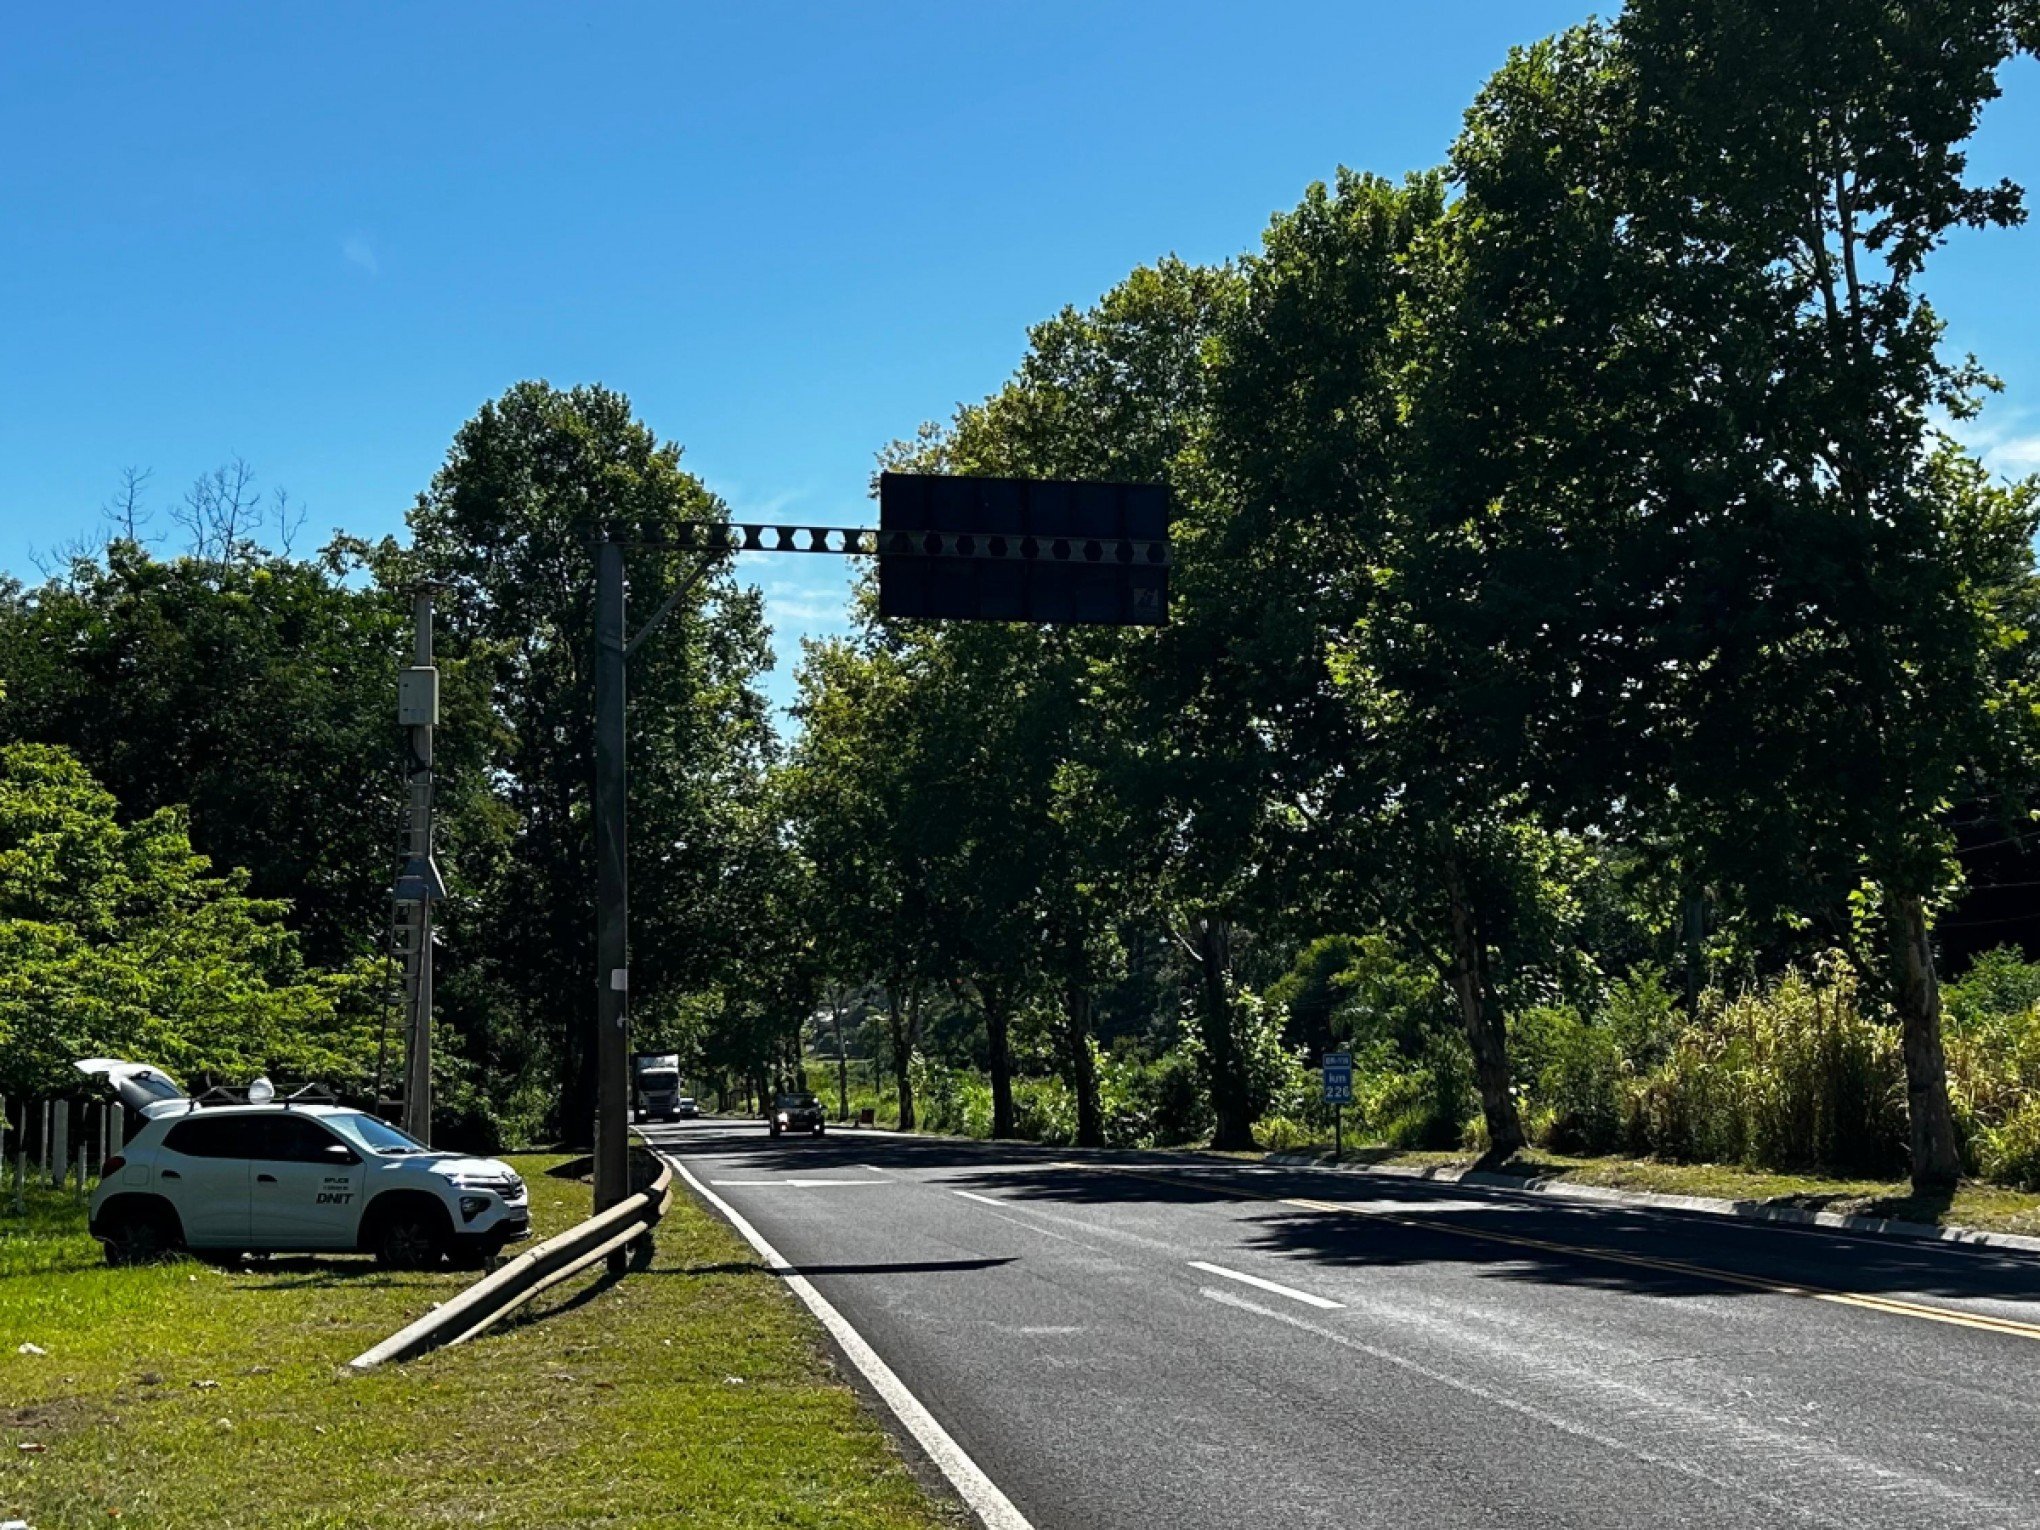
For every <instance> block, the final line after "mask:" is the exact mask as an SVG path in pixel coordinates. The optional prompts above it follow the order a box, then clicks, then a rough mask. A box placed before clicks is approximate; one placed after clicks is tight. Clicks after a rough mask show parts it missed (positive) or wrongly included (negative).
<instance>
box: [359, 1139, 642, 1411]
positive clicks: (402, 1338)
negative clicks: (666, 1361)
mask: <svg viewBox="0 0 2040 1530" xmlns="http://www.w3.org/2000/svg"><path fill="white" fill-rule="evenodd" d="M672 1204H673V1169H672V1166H671V1165H670V1164H667V1163H665V1162H663V1161H661V1163H660V1166H659V1175H658V1178H656V1179H654V1180H653V1181H652V1182H651V1184H650V1185H648V1186H646V1187H645V1188H644V1189H643V1190H640V1191H638V1192H637V1193H636V1194H635V1195H632V1196H629V1197H627V1198H625V1199H624V1200H621V1201H619V1202H617V1203H616V1204H615V1205H614V1206H612V1207H610V1208H609V1209H608V1210H607V1211H604V1212H601V1213H599V1214H598V1215H596V1216H592V1217H590V1218H589V1219H588V1220H587V1221H585V1222H583V1223H581V1224H580V1225H579V1226H577V1227H571V1228H569V1229H568V1230H567V1231H565V1232H563V1233H560V1234H558V1235H556V1236H554V1237H551V1238H548V1239H546V1240H545V1242H543V1243H539V1244H535V1245H534V1246H532V1247H531V1248H528V1249H526V1250H525V1251H524V1252H523V1253H521V1254H519V1255H518V1256H517V1257H516V1258H515V1259H512V1260H511V1261H509V1262H508V1263H507V1264H504V1265H502V1266H501V1267H499V1268H498V1269H495V1270H492V1271H491V1272H490V1273H489V1274H487V1275H485V1276H483V1277H482V1278H481V1279H480V1280H478V1281H476V1282H475V1283H474V1284H473V1285H471V1286H469V1287H468V1288H467V1289H466V1290H465V1291H462V1292H461V1293H460V1295H458V1296H456V1297H454V1298H453V1300H451V1301H449V1302H443V1303H441V1304H440V1305H439V1306H437V1307H434V1308H433V1309H432V1310H431V1311H430V1312H428V1313H426V1314H425V1315H424V1316H423V1317H421V1318H419V1319H418V1320H417V1321H416V1322H414V1323H411V1324H410V1325H408V1326H407V1327H404V1328H400V1329H398V1330H397V1332H395V1333H393V1334H391V1335H390V1336H389V1337H388V1338H387V1339H384V1340H383V1341H382V1343H380V1344H378V1345H376V1346H375V1348H373V1349H369V1350H364V1351H362V1353H360V1354H358V1355H356V1356H355V1357H354V1358H353V1359H352V1360H350V1361H348V1362H347V1363H348V1364H349V1365H350V1366H352V1367H353V1368H354V1369H355V1370H357V1371H369V1370H374V1369H375V1368H376V1367H377V1366H379V1365H382V1364H384V1363H385V1362H387V1361H391V1360H409V1359H412V1358H414V1357H415V1356H418V1355H422V1354H424V1353H425V1352H426V1351H427V1350H431V1349H441V1348H444V1347H445V1346H446V1345H449V1344H465V1343H466V1342H467V1341H468V1340H469V1339H472V1338H473V1337H474V1336H475V1335H476V1334H478V1333H481V1332H482V1331H484V1330H485V1329H487V1328H489V1327H491V1326H492V1325H494V1324H496V1323H499V1322H501V1321H502V1320H503V1319H504V1318H505V1317H508V1316H509V1315H510V1314H511V1313H512V1312H514V1311H516V1310H517V1309H518V1308H519V1307H521V1306H523V1305H524V1304H525V1303H526V1302H528V1301H530V1300H531V1299H532V1298H533V1297H534V1296H536V1295H538V1294H539V1292H541V1291H544V1290H546V1289H547V1288H548V1287H551V1286H555V1285H558V1284H559V1283H560V1282H561V1281H563V1280H565V1279H567V1278H568V1277H569V1276H571V1275H577V1274H579V1273H580V1272H581V1271H582V1270H585V1269H587V1268H588V1266H589V1265H591V1264H593V1263H595V1261H596V1260H598V1259H606V1258H607V1257H608V1256H609V1255H611V1254H613V1253H616V1252H618V1251H619V1250H621V1249H624V1248H627V1247H629V1246H630V1245H631V1244H632V1243H634V1242H636V1241H637V1240H638V1239H639V1238H642V1237H643V1236H644V1235H645V1234H646V1233H648V1232H650V1231H651V1230H652V1229H653V1228H654V1227H656V1226H658V1224H659V1222H660V1220H661V1219H662V1218H663V1217H664V1216H665V1215H666V1211H667V1208H668V1207H670V1206H671V1205H672Z"/></svg>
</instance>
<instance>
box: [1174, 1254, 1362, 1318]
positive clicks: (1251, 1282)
mask: <svg viewBox="0 0 2040 1530" xmlns="http://www.w3.org/2000/svg"><path fill="white" fill-rule="evenodd" d="M1190 1268H1191V1269H1193V1270H1202V1271H1204V1273H1205V1274H1207V1275H1223V1276H1224V1277H1225V1278H1226V1279H1227V1280H1237V1281H1238V1282H1240V1284H1242V1285H1247V1286H1253V1287H1255V1288H1256V1289H1257V1290H1261V1291H1272V1292H1274V1293H1275V1294H1276V1295H1277V1296H1286V1297H1288V1298H1289V1299H1290V1300H1291V1301H1293V1302H1302V1303H1303V1304H1304V1305H1305V1306H1308V1307H1316V1308H1318V1309H1319V1310H1321V1311H1324V1312H1331V1311H1334V1310H1336V1309H1338V1308H1340V1307H1343V1306H1345V1305H1346V1304H1345V1303H1344V1302H1335V1301H1331V1300H1329V1299H1327V1298H1325V1297H1322V1296H1313V1295H1311V1294H1310V1292H1308V1291H1299V1290H1297V1289H1296V1288H1295V1287H1294V1286H1278V1285H1276V1284H1275V1282H1274V1281H1272V1280H1263V1279H1262V1278H1261V1277H1260V1276H1258V1275H1248V1274H1246V1273H1244V1272H1243V1271H1240V1270H1228V1269H1227V1268H1226V1267H1225V1266H1224V1265H1222V1264H1206V1263H1205V1262H1204V1261H1203V1260H1202V1259H1193V1260H1191V1261H1190Z"/></svg>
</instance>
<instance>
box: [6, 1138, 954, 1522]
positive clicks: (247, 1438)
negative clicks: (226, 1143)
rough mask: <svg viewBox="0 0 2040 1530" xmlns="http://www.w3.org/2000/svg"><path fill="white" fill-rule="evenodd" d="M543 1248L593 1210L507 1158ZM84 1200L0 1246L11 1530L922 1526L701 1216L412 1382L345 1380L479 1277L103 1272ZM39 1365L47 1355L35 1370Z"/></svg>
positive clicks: (757, 1275) (809, 1348) (840, 1388)
mask: <svg viewBox="0 0 2040 1530" xmlns="http://www.w3.org/2000/svg"><path fill="white" fill-rule="evenodd" d="M512 1161H513V1162H514V1163H515V1165H516V1167H517V1168H518V1169H519V1170H520V1171H521V1172H522V1173H523V1174H525V1176H526V1177H527V1179H528V1181H529V1183H530V1185H531V1187H532V1192H533V1195H532V1199H533V1207H532V1209H533V1218H534V1222H535V1223H536V1229H537V1233H538V1235H539V1236H541V1237H543V1236H545V1235H546V1234H547V1233H549V1232H554V1231H559V1230H561V1229H562V1228H564V1227H565V1226H567V1225H570V1224H571V1223H572V1222H574V1221H575V1220H577V1219H578V1218H579V1217H580V1216H582V1215H583V1214H585V1210H586V1205H587V1189H586V1186H585V1185H584V1184H582V1183H580V1182H578V1181H576V1180H572V1179H561V1178H557V1177H554V1176H552V1175H550V1174H549V1173H548V1172H547V1171H548V1170H551V1169H555V1168H558V1167H559V1166H560V1165H561V1164H562V1163H564V1162H566V1160H563V1159H560V1158H557V1157H550V1158H549V1157H525V1158H518V1159H515V1160H512ZM83 1229H84V1217H83V1212H82V1210H81V1208H80V1207H79V1206H78V1205H77V1203H76V1202H75V1200H73V1199H71V1198H70V1197H68V1196H55V1195H51V1194H48V1193H43V1194H39V1195H37V1196H35V1197H34V1198H33V1199H32V1201H31V1206H30V1214H29V1216H28V1217H27V1218H26V1219H25V1221H24V1220H22V1219H15V1218H8V1219H6V1220H4V1221H0V1398H4V1399H5V1401H4V1402H0V1519H7V1518H22V1519H26V1520H27V1521H28V1522H29V1523H30V1524H33V1525H38V1526H46V1527H54V1526H59V1525H86V1524H95V1525H96V1524H106V1523H119V1524H124V1525H147V1526H161V1527H166V1530H169V1527H183V1526H190V1527H198V1526H208V1527H210V1526H257V1525H261V1526H268V1525H274V1526H292V1527H298V1526H304V1527H333V1530H340V1527H355V1526H391V1527H398V1526H435V1525H496V1526H505V1527H509V1526H532V1527H540V1526H544V1527H551V1526H557V1525H560V1524H563V1523H600V1524H605V1525H666V1524H672V1523H674V1522H676V1521H680V1520H684V1521H685V1522H686V1523H688V1524H691V1525H704V1526H731V1527H736V1526H767V1525H770V1526H816V1527H822V1526H832V1527H833V1526H840V1527H854V1526H869V1527H874V1530H875V1527H881V1526H883V1527H886V1530H892V1527H911V1526H929V1527H934V1526H939V1525H949V1524H956V1523H961V1521H960V1520H959V1519H956V1518H954V1517H952V1516H950V1515H949V1513H948V1511H947V1510H946V1509H944V1508H942V1507H940V1506H937V1505H934V1504H932V1503H931V1502H930V1500H928V1499H927V1498H926V1497H925V1496H924V1494H923V1493H922V1490H921V1489H920V1487H919V1486H918V1485H917V1484H916V1482H915V1480H914V1478H913V1476H912V1475H911V1474H910V1473H909V1471H908V1470H907V1468H906V1466H905V1465H904V1463H903V1462H902V1460H901V1459H900V1457H899V1456H898V1455H897V1454H896V1453H895V1452H894V1450H893V1449H892V1447H891V1445H890V1444H889V1442H888V1441H887V1439H886V1437H885V1436H884V1434H883V1433H882V1431H881V1430H880V1428H879V1426H878V1425H877V1423H876V1422H875V1421H874V1420H873V1419H872V1418H871V1416H870V1415H869V1414H868V1413H867V1412H865V1411H863V1410H862V1409H860V1408H859V1406H858V1403H857V1399H856V1396H855V1394H854V1393H853V1392H852V1391H851V1389H850V1388H849V1387H848V1386H847V1385H846V1384H845V1383H844V1382H843V1381H841V1380H840V1379H839V1378H838V1377H837V1376H836V1375H835V1373H834V1371H833V1369H832V1367H831V1365H830V1362H829V1361H828V1360H827V1359H826V1358H825V1356H824V1354H823V1352H822V1350H821V1348H820V1335H819V1333H818V1332H817V1330H816V1329H815V1327H814V1325H813V1323H812V1321H811V1320H810V1319H809V1318H808V1316H807V1314H806V1313H805V1311H804V1310H803V1309H802V1308H801V1307H800V1306H799V1305H798V1303H797V1302H795V1301H794V1299H793V1298H792V1296H791V1295H790V1294H789V1293H787V1292H786V1291H785V1289H784V1288H783V1287H782V1286H781V1285H780V1283H779V1282H778V1280H777V1279H776V1277H774V1276H772V1275H770V1274H768V1273H766V1272H765V1271H764V1269H763V1268H762V1267H761V1266H760V1265H759V1264H757V1263H756V1261H755V1260H754V1259H753V1258H752V1256H751V1253H750V1250H749V1248H748V1247H747V1246H746V1245H744V1244H743V1243H741V1242H740V1241H739V1240H738V1239H737V1238H736V1237H735V1235H734V1234H733V1233H731V1232H730V1231H729V1230H728V1229H727V1228H726V1227H725V1226H723V1224H722V1223H720V1222H719V1221H717V1220H716V1219H715V1218H713V1217H712V1216H710V1215H709V1214H708V1213H707V1212H705V1211H703V1210H702V1209H701V1208H700V1207H699V1206H698V1205H697V1204H696V1203H695V1202H694V1200H693V1199H692V1198H691V1197H688V1196H685V1195H682V1196H679V1197H676V1199H675V1202H674V1205H673V1209H672V1212H671V1214H670V1215H669V1216H668V1218H667V1219H666V1221H665V1222H664V1223H663V1224H662V1225H661V1227H660V1229H659V1234H658V1252H657V1256H656V1258H655V1259H654V1261H653V1263H652V1264H651V1266H650V1268H649V1270H648V1271H646V1272H644V1273H640V1274H633V1275H632V1276H630V1277H628V1278H627V1279H625V1280H623V1281H622V1282H620V1283H616V1284H611V1283H609V1282H608V1281H607V1280H606V1279H603V1278H599V1277H590V1278H587V1279H584V1280H580V1281H574V1282H569V1283H568V1284H567V1285H566V1286H564V1287H562V1288H560V1289H558V1290H555V1291H553V1292H549V1293H547V1294H546V1295H545V1296H542V1297H540V1298H539V1299H538V1300H537V1301H536V1302H534V1303H533V1304H532V1306H531V1307H529V1308H526V1309H524V1310H523V1312H522V1313H520V1314H519V1315H517V1316H516V1317H513V1319H512V1320H511V1322H510V1324H509V1325H508V1326H507V1327H506V1328H505V1329H503V1330H501V1331H498V1332H496V1333H493V1334H491V1335H488V1336H486V1337H484V1338H482V1339H479V1340H476V1341H474V1342H471V1343H469V1344H467V1345H464V1346H461V1347H459V1348H457V1349H452V1350H445V1351H441V1352H439V1353H437V1354H435V1355H431V1356H428V1357H426V1358H424V1359H423V1360H419V1361H416V1362H413V1363H411V1364H409V1365H406V1366H392V1367H386V1368H384V1369H382V1370H380V1371H376V1372H371V1373H369V1374H367V1375H355V1374H353V1373H351V1372H349V1371H348V1370H347V1369H346V1362H347V1361H348V1360H349V1359H350V1358H352V1357H353V1356H354V1355H356V1354H359V1353H360V1352H361V1351H362V1350H364V1349H366V1348H368V1347H369V1345H370V1344H372V1343H374V1342H375V1341H376V1340H377V1339H380V1338H382V1337H385V1336H386V1335H388V1334H389V1333H391V1332H393V1331H395V1330H396V1329H397V1328H398V1327H400V1326H402V1325H403V1324H404V1323H405V1322H408V1321H409V1320H410V1319H411V1318H413V1317H415V1316H417V1315H418V1314H419V1313H420V1312H421V1311H423V1310H424V1309H425V1308H426V1306H427V1305H428V1304H429V1303H431V1302H433V1301H437V1300H441V1299H443V1298H444V1297H445V1296H447V1295H449V1294H451V1293H452V1292H453V1291H455V1290H457V1289H459V1287H460V1286H461V1285H462V1284H464V1283H465V1282H466V1281H467V1280H470V1279H472V1277H471V1276H463V1275H460V1274H458V1273H456V1272H453V1271H446V1272H443V1273H440V1274H406V1275H387V1274H384V1273H382V1272H379V1271H378V1270H376V1269H375V1268H374V1266H373V1265H372V1264H370V1263H369V1262H368V1261H367V1260H365V1259H345V1258H332V1259H298V1258H291V1259H284V1258H279V1259H275V1260H273V1261H270V1262H268V1263H267V1264H261V1265H249V1264H244V1265H242V1266H240V1267H239V1268H236V1269H233V1270H222V1269H215V1268H212V1267H210V1266H207V1265H204V1264H200V1263H197V1262H195V1261H191V1260H178V1261H175V1262H173V1263H168V1264H164V1265H160V1266H155V1267H151V1268H142V1269H124V1270H111V1269H107V1268H105V1267H104V1265H103V1264H102V1263H101V1261H100V1258H99V1250H98V1246H97V1245H96V1244H95V1243H93V1242H92V1240H91V1239H90V1238H88V1237H86V1236H85V1233H84V1230H83ZM31 1345H32V1346H35V1347H36V1349H39V1350H40V1351H42V1352H41V1353H37V1352H35V1350H30V1349H24V1346H31Z"/></svg>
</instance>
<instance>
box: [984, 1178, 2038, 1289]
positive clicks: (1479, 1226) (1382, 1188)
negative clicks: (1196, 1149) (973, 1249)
mask: <svg viewBox="0 0 2040 1530" xmlns="http://www.w3.org/2000/svg"><path fill="white" fill-rule="evenodd" d="M947 1183H949V1184H951V1185H952V1186H963V1187H970V1188H975V1189H976V1190H978V1191H979V1192H980V1193H984V1194H988V1195H995V1196H998V1197H1000V1198H1002V1199H1007V1200H1011V1201H1013V1202H1015V1203H1016V1207H1024V1206H1025V1204H1026V1203H1028V1202H1030V1201H1035V1202H1041V1203H1053V1202H1060V1203H1064V1204H1069V1205H1078V1206H1094V1207H1095V1206H1110V1205H1129V1206H1132V1205H1175V1206H1186V1205H1208V1206H1219V1205H1230V1206H1234V1207H1238V1208H1239V1209H1240V1210H1239V1215H1238V1220H1240V1221H1241V1222H1243V1223H1244V1226H1243V1228H1242V1235H1243V1241H1244V1242H1245V1243H1246V1245H1247V1246H1248V1247H1250V1248H1253V1249H1255V1250H1257V1251H1259V1252H1262V1253H1266V1254H1270V1255H1273V1256H1275V1257H1278V1258H1294V1259H1298V1260H1310V1261H1315V1262H1319V1263H1323V1264H1331V1265H1344V1266H1348V1267H1367V1268H1376V1269H1386V1268H1398V1267H1416V1266H1430V1267H1438V1266H1447V1265H1454V1266H1461V1267H1470V1268H1473V1269H1475V1270H1477V1271H1478V1272H1479V1273H1481V1274H1483V1275H1485V1276H1490V1277H1492V1278H1494V1279H1497V1280H1510V1281H1532V1282H1541V1283H1547V1284H1558V1285H1569V1286H1578V1287H1582V1288H1587V1289H1599V1290H1610V1291H1622V1292H1629V1293H1634V1294H1639V1295H1655V1296H1693V1295H1701V1294H1706V1295H1758V1294H1772V1295H1775V1294H1777V1292H1776V1287H1777V1286H1778V1285H1781V1284H1782V1285H1791V1286H1796V1287H1803V1288H1807V1289H1810V1290H1828V1291H1839V1292H1847V1293H1855V1294H1863V1295H1872V1294H1886V1295H1910V1296H1918V1297H1927V1298H1941V1299H1944V1300H1980V1301H1991V1302H1997V1303H2012V1304H2017V1305H2019V1306H2022V1307H2028V1308H2030V1309H2031V1311H2030V1313H2029V1314H2028V1316H2029V1317H2030V1318H2032V1319H2040V1258H2036V1257H2033V1256H2029V1255H2020V1254H2018V1253H2014V1252H2008V1251H2003V1250H1996V1249H1983V1248H1970V1247H1961V1246H1950V1245H1937V1244H1930V1243H1913V1242H1908V1241H1905V1240H1902V1239H1897V1238H1885V1237H1879V1236H1877V1235H1874V1234H1873V1235H1851V1234H1846V1233H1838V1232H1833V1231H1829V1230H1827V1229H1822V1228H1799V1227H1791V1226H1783V1225H1769V1224H1764V1223H1757V1222H1745V1221H1737V1220H1730V1219H1727V1218H1722V1217H1717V1216H1707V1215H1704V1214H1697V1213H1682V1212H1676V1211H1662V1210H1656V1209H1640V1208H1632V1207H1623V1206H1603V1205H1593V1204H1582V1203H1579V1202H1558V1201H1552V1200H1541V1201H1540V1200H1533V1199H1531V1198H1530V1197H1528V1196H1526V1195H1524V1194H1521V1193H1510V1192H1506V1191H1499V1192H1498V1191H1489V1190H1483V1189H1475V1188H1472V1187H1468V1186H1461V1185H1454V1184H1444V1183H1437V1182H1427V1181H1422V1180H1400V1179H1398V1180H1394V1181H1390V1180H1386V1179H1363V1180H1361V1181H1359V1182H1358V1183H1355V1182H1354V1181H1353V1180H1352V1179H1348V1178H1343V1177H1338V1176H1334V1175H1330V1174H1312V1173H1309V1172H1307V1171H1305V1172H1300V1173H1299V1172H1295V1171H1286V1170H1281V1169H1276V1168H1270V1167H1265V1166H1253V1167H1245V1168H1233V1167H1229V1166H1224V1165H1218V1164H1212V1163H1208V1162H1190V1163H1183V1162H1180V1161H1179V1162H1178V1163H1176V1164H1174V1165H1171V1166H1170V1167H1169V1168H1167V1169H1166V1170H1161V1169H1158V1168H1157V1167H1156V1166H1154V1165H1150V1164H1145V1163H1129V1164H1123V1165H1115V1164H1112V1163H1110V1162H1105V1161H1100V1162H1097V1163H1094V1164H1091V1165H1088V1166H1086V1167H1084V1168H1077V1169H1061V1168H1055V1167H1044V1168H1042V1169H1040V1170H1023V1171H1018V1172H1001V1173H997V1174H980V1175H969V1174H966V1175H962V1176H959V1177H958V1178H956V1179H954V1180H951V1181H948V1182H947ZM1297 1202H1310V1203H1311V1204H1308V1205H1300V1204H1296V1203H1297ZM1667 1266H1671V1267H1667Z"/></svg>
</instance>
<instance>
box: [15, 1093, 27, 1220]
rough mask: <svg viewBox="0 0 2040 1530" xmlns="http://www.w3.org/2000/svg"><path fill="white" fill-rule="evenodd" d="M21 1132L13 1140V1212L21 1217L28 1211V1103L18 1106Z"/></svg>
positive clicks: (24, 1102)
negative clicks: (26, 1194)
mask: <svg viewBox="0 0 2040 1530" xmlns="http://www.w3.org/2000/svg"><path fill="white" fill-rule="evenodd" d="M19 1114H20V1117H21V1131H20V1133H19V1135H17V1136H16V1137H15V1139H14V1210H15V1214H16V1215H21V1214H23V1213H25V1212H26V1211H27V1210H28V1201H27V1199H26V1197H25V1191H26V1189H27V1186H28V1101H26V1100H23V1101H22V1102H21V1105H20V1110H19Z"/></svg>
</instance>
